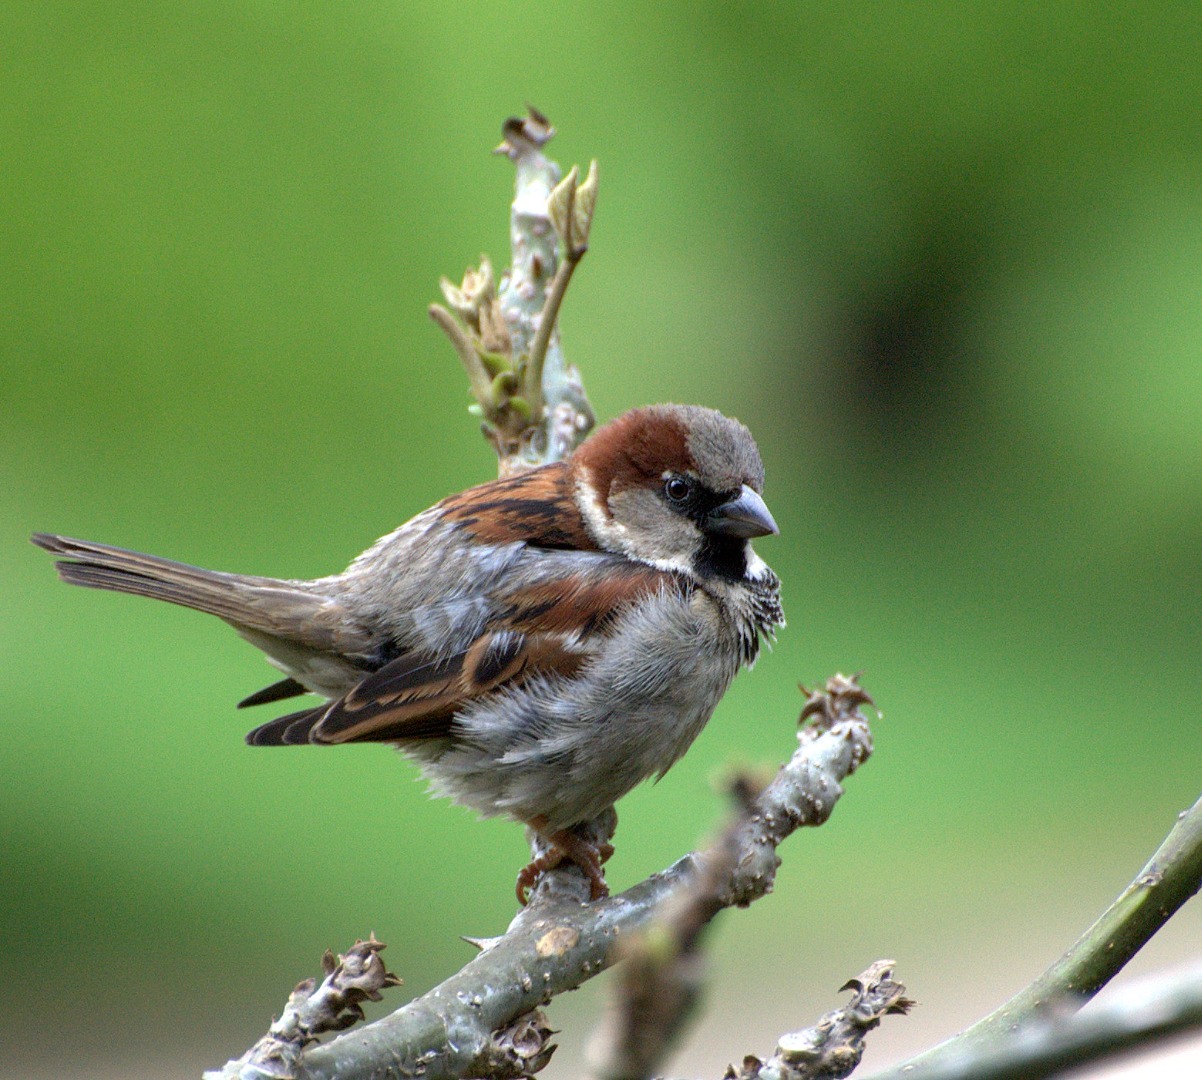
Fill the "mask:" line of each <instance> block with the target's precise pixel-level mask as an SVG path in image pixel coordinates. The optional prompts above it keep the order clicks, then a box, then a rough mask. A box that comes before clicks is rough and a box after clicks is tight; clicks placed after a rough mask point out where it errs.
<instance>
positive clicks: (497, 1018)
mask: <svg viewBox="0 0 1202 1080" xmlns="http://www.w3.org/2000/svg"><path fill="white" fill-rule="evenodd" d="M839 685H846V682H844V683H841V684H839ZM850 700H852V696H851V695H848V696H845V697H844V701H845V702H849V701H850ZM819 727H822V724H820V725H819ZM871 749H872V736H871V732H870V730H869V727H868V722H867V720H866V719H865V718H864V717H863V716H862V715H861V714H860V713H859V712H858V710H854V709H853V711H852V712H851V713H850V714H844V715H843V716H842V717H841V718H835V716H834V714H832V715H831V717H830V723H829V726H827V727H825V730H817V731H815V730H813V729H812V728H810V727H807V728H805V729H803V731H802V732H801V734H800V735H799V746H798V749H797V751H796V752H795V753H794V755H793V757H792V759H791V760H790V761H789V763H788V764H787V765H785V766H784V767H782V769H781V770H780V772H779V773H778V774H777V776H776V777H775V779H774V780H773V781H772V783H771V784H769V785H768V787H767V788H766V789H765V790H764V792H763V793H761V795H760V796H759V797H757V798H756V799H754V800H752V803H751V808H750V810H749V816H755V815H758V816H759V817H760V819H761V823H762V819H763V817H764V815H765V814H766V813H769V812H771V813H773V814H777V813H779V810H778V809H774V808H780V807H784V806H789V807H793V808H795V810H796V812H792V811H790V812H789V813H787V814H784V815H782V816H781V817H780V818H779V820H778V821H777V824H776V826H775V827H774V828H773V829H772V830H771V831H770V832H768V833H753V832H748V831H746V830H739V831H737V833H736V835H735V837H734V839H733V841H732V842H733V844H734V845H735V847H734V855H735V857H734V859H733V868H732V869H731V870H730V871H729V874H727V875H726V876H725V879H724V880H723V881H722V882H721V887H720V888H719V889H717V890H715V892H716V893H717V895H719V896H720V897H721V900H720V903H721V905H723V906H729V905H730V904H735V903H747V902H750V900H751V899H754V898H755V897H756V896H758V895H762V894H763V893H764V892H766V891H768V889H769V888H770V887H771V876H772V875H773V874H774V873H775V855H774V854H773V856H772V861H773V865H772V867H771V870H770V871H767V880H765V878H764V877H763V875H764V873H765V871H764V870H763V869H762V868H761V867H762V863H761V861H760V857H759V853H752V852H749V851H747V850H746V847H745V845H746V844H755V845H756V846H757V847H759V846H768V847H771V848H775V846H776V845H777V844H779V843H780V842H781V841H783V840H784V839H785V837H787V836H788V835H789V834H790V833H791V832H792V831H793V830H794V829H796V828H800V827H803V826H807V825H817V824H821V823H822V822H823V821H825V820H826V818H827V817H828V816H829V815H830V811H831V809H832V808H833V806H834V803H835V801H836V800H837V799H838V797H839V795H840V794H841V793H842V787H841V786H840V785H841V782H842V780H843V779H844V778H846V777H847V776H849V775H850V774H851V773H852V772H854V771H855V769H856V768H857V767H858V766H859V765H860V764H861V763H862V762H863V761H864V760H865V759H866V758H867V757H868V755H869V754H870V753H871ZM761 835H762V836H763V837H764V839H762V840H760V839H756V837H757V836H761ZM702 866H703V856H699V855H689V856H686V857H685V858H683V859H681V860H680V861H678V862H677V863H675V864H674V865H673V866H671V867H669V868H668V869H667V870H665V871H663V872H661V873H659V874H655V875H653V876H652V877H650V878H648V879H646V880H645V881H642V882H640V883H639V884H638V885H635V886H634V887H633V888H631V889H628V890H627V891H626V892H624V893H621V894H620V895H618V896H613V897H610V898H609V899H607V900H601V901H597V902H595V903H590V904H586V903H583V901H584V900H585V899H586V898H587V896H588V892H589V888H588V883H587V881H586V880H585V878H584V876H583V874H582V873H581V871H580V870H579V868H578V867H575V866H565V867H563V868H561V869H558V870H554V871H552V872H550V873H548V874H545V875H543V878H542V879H541V880H540V883H539V885H538V887H537V888H536V890H535V892H534V896H533V898H532V900H531V902H530V904H529V906H527V907H526V908H525V909H524V910H522V911H521V912H519V913H518V915H517V917H516V918H515V919H514V920H513V923H512V924H511V925H510V927H509V930H508V931H507V932H506V933H505V934H504V935H503V936H502V937H500V938H497V939H486V940H484V941H481V942H478V943H477V944H478V945H479V946H480V947H481V952H480V953H479V955H477V956H476V957H475V959H473V960H472V961H471V963H469V964H468V965H467V966H466V967H465V968H463V970H462V971H460V972H459V973H458V974H456V975H454V976H452V977H451V978H450V979H448V980H447V981H446V982H444V983H443V984H442V985H440V986H438V987H435V988H434V989H433V990H431V991H430V992H429V993H427V994H425V995H423V996H422V997H420V998H418V999H417V1000H415V1001H413V1002H410V1003H409V1004H408V1005H406V1006H404V1007H403V1008H401V1009H399V1010H398V1011H396V1012H394V1013H392V1014H391V1015H389V1016H386V1017H383V1018H382V1019H380V1020H377V1021H376V1022H375V1023H373V1024H369V1025H366V1026H365V1027H361V1028H358V1029H356V1030H353V1031H349V1032H347V1033H346V1034H344V1035H341V1036H339V1037H338V1038H336V1039H334V1040H333V1041H332V1042H330V1043H327V1044H325V1045H321V1046H314V1047H312V1048H310V1049H309V1051H308V1052H307V1053H306V1054H305V1057H304V1062H303V1065H304V1068H303V1071H302V1072H301V1073H300V1074H299V1076H301V1077H304V1078H307V1080H335V1078H337V1080H357V1078H367V1077H371V1078H373V1080H402V1078H406V1080H407V1078H409V1077H412V1076H413V1075H414V1074H415V1073H417V1072H420V1073H421V1074H422V1076H423V1077H424V1080H453V1078H454V1080H457V1078H459V1077H464V1076H472V1077H485V1076H494V1075H498V1074H496V1073H495V1072H489V1069H490V1068H493V1067H494V1066H495V1060H496V1058H495V1052H494V1038H495V1037H494V1033H495V1032H498V1031H500V1030H502V1029H504V1028H506V1027H508V1026H509V1025H510V1024H512V1023H514V1021H515V1020H517V1019H518V1018H520V1017H522V1016H524V1015H526V1014H528V1013H529V1012H531V1010H533V1009H536V1008H538V1007H539V1006H541V1005H542V1004H544V1003H546V1002H547V1001H549V1000H550V999H551V998H552V997H553V996H555V995H556V994H559V993H562V992H563V991H565V990H571V989H574V988H575V987H577V986H579V985H581V984H582V983H584V982H585V981H587V980H588V979H590V978H592V976H594V975H596V974H597V973H598V972H600V971H602V970H604V969H605V968H607V967H609V966H610V965H612V964H613V963H615V962H616V961H617V960H618V959H620V950H619V949H618V948H616V945H617V943H618V942H619V941H624V940H625V939H626V938H628V937H629V936H630V935H631V934H633V933H636V932H637V931H639V930H641V929H643V928H645V927H646V926H647V925H648V924H649V923H650V921H651V920H652V919H653V918H654V917H655V915H656V913H657V912H660V911H661V910H662V905H663V903H664V902H665V901H666V900H668V899H669V898H670V897H673V896H675V895H678V890H680V889H682V888H683V889H688V888H689V887H690V886H691V885H692V883H693V882H695V881H696V880H697V878H698V875H699V874H700V873H702V872H703V870H702ZM749 875H750V876H751V877H756V875H760V876H759V877H758V879H757V880H755V881H750V880H748V876H749ZM490 1063H492V1064H490Z"/></svg>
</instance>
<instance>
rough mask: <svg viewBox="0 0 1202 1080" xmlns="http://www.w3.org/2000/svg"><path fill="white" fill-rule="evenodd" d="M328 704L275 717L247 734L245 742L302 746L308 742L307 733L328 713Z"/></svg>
mask: <svg viewBox="0 0 1202 1080" xmlns="http://www.w3.org/2000/svg"><path fill="white" fill-rule="evenodd" d="M329 708H330V706H329V703H328V702H327V703H326V704H325V705H318V706H317V707H316V708H313V709H304V710H302V711H301V712H294V713H288V714H287V715H286V716H277V717H276V718H275V719H274V720H269V721H268V722H267V723H266V724H261V725H260V726H259V727H257V728H255V729H254V731H251V732H248V733H247V735H246V741H247V743H248V744H249V745H250V746H304V745H305V744H306V743H308V742H310V738H309V733H310V732H311V731H312V730H313V729H314V728H315V727H316V726H317V725H318V723H319V722H320V721H321V718H322V717H323V716H325V714H326V713H327V712H328V711H329Z"/></svg>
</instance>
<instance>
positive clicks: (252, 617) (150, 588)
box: [31, 533, 323, 636]
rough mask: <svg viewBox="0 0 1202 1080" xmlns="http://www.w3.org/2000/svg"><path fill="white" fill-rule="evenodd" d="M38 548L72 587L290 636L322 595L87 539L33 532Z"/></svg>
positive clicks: (295, 585)
mask: <svg viewBox="0 0 1202 1080" xmlns="http://www.w3.org/2000/svg"><path fill="white" fill-rule="evenodd" d="M31 539H32V540H33V542H34V543H35V544H36V545H37V546H38V547H40V548H44V549H45V550H46V551H49V552H51V553H53V554H55V555H62V556H65V560H64V561H60V562H58V563H56V564H55V565H56V566H57V569H58V574H59V577H60V578H62V580H63V581H66V582H69V583H70V584H72V585H83V586H86V587H87V588H91V589H108V590H110V591H112V592H121V593H131V594H133V595H134V596H149V597H150V598H152V599H154V600H165V601H167V602H168V603H171V604H180V605H181V606H183V607H188V608H194V609H195V610H197V611H204V612H207V613H209V614H210V615H216V616H218V617H219V618H222V619H225V620H226V621H227V622H231V623H234V624H235V625H237V626H244V627H249V628H251V629H253V630H259V631H261V632H263V633H267V634H277V635H284V636H291V634H292V633H296V631H297V629H298V628H299V627H301V626H302V625H304V624H305V623H308V622H309V621H310V620H311V619H312V617H313V616H314V615H315V614H316V612H317V611H318V609H319V608H320V607H321V606H322V603H323V598H322V597H321V596H318V595H315V594H313V593H311V592H307V591H306V590H305V588H304V587H303V584H302V583H300V582H290V581H279V580H276V579H275V578H265V577H249V576H245V575H241V574H226V573H221V572H219V571H215V570H202V569H201V568H200V567H197V566H189V565H188V564H187V563H179V562H173V561H172V560H170V559H161V558H159V557H158V556H155V555H144V554H143V553H142V552H140V551H128V550H126V549H125V548H118V547H110V546H109V545H108V544H97V543H93V542H91V541H88V540H74V539H72V538H70V537H66V536H55V535H51V534H48V533H35V534H34V535H33V537H31Z"/></svg>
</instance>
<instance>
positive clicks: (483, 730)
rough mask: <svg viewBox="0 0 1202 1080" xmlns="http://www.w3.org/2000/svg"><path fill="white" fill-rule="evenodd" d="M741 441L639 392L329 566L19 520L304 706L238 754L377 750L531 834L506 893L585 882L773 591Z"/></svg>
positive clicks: (73, 567) (93, 576) (99, 584)
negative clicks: (251, 560) (533, 848)
mask: <svg viewBox="0 0 1202 1080" xmlns="http://www.w3.org/2000/svg"><path fill="white" fill-rule="evenodd" d="M763 481H764V467H763V463H762V462H761V459H760V454H759V451H758V449H757V447H756V444H755V441H754V440H753V439H752V437H751V433H750V432H749V431H748V430H747V428H746V427H744V426H743V425H742V424H741V423H739V422H738V421H736V420H732V419H729V418H727V417H725V416H723V415H722V414H721V413H719V412H716V411H714V410H712V409H707V408H702V407H700V406H690V405H653V406H649V407H645V408H639V409H634V410H632V411H630V412H627V413H625V414H624V415H622V416H620V417H619V418H617V419H616V420H613V421H611V422H610V423H608V424H606V425H604V426H603V427H600V428H598V429H597V430H596V431H595V432H594V433H593V434H592V435H591V436H590V437H589V438H588V439H586V440H585V441H584V442H583V443H582V444H581V445H580V446H579V447H578V448H577V449H576V451H575V452H574V453H573V454H572V455H571V457H570V458H568V459H567V460H565V461H561V462H557V463H554V464H549V465H543V466H541V467H539V468H535V469H532V470H530V471H528V472H523V473H520V474H517V475H513V476H509V477H506V478H504V479H499V480H493V481H491V482H489V483H484V484H480V485H479V486H477V487H473V488H469V489H468V490H466V491H463V492H460V493H459V494H457V495H451V496H449V497H448V498H445V499H443V500H442V501H441V502H439V503H437V504H436V505H434V506H432V507H430V508H429V509H428V510H425V511H423V512H422V513H420V514H418V515H417V516H416V517H414V518H412V519H411V520H409V521H408V522H406V523H405V524H404V525H401V526H400V527H399V528H398V529H396V530H395V531H393V532H391V533H389V534H388V535H387V536H384V537H382V538H381V539H380V540H378V541H377V542H376V543H375V544H373V545H372V546H371V547H370V548H368V549H367V550H366V551H365V552H364V553H363V554H362V555H360V556H359V557H358V558H357V559H355V560H354V561H353V562H352V563H351V564H350V566H348V567H347V569H346V570H344V571H343V572H342V573H340V574H335V575H333V576H331V577H324V578H317V579H315V580H309V581H306V580H285V579H276V578H269V577H252V576H248V575H242V574H229V573H221V572H217V571H212V570H202V569H199V568H198V567H194V566H188V565H186V564H183V563H178V562H172V561H169V560H167V559H161V558H158V557H156V556H153V555H143V554H140V553H138V552H134V551H127V550H124V549H122V548H116V547H109V546H107V545H105V544H97V543H91V542H89V541H85V540H73V539H70V538H68V537H64V536H57V535H49V534H45V533H38V534H35V535H34V536H33V538H32V539H33V542H34V543H35V544H37V545H38V546H39V547H42V548H45V549H46V550H47V551H50V552H53V553H54V554H56V555H61V556H63V557H64V558H63V560H62V561H60V562H58V563H57V568H58V573H59V576H60V577H61V578H62V580H64V581H66V582H69V583H71V584H73V585H85V586H88V587H90V588H96V589H109V590H112V591H115V592H123V593H133V594H135V595H138V596H149V597H152V598H154V599H158V600H167V601H169V602H171V603H174V604H181V605H183V606H184V607H189V608H195V609H196V610H198V611H204V612H208V613H209V614H212V615H216V616H218V617H219V618H221V619H224V620H225V621H226V622H227V623H229V624H230V625H231V626H232V627H233V628H234V629H235V630H236V631H237V632H238V633H239V634H240V635H241V636H242V637H244V638H245V639H246V640H247V641H249V642H250V643H251V644H253V645H256V646H257V647H258V648H260V649H261V650H262V651H263V652H264V653H266V654H267V658H268V660H269V661H270V662H271V663H272V664H274V665H275V666H276V667H278V668H280V669H281V670H282V671H283V672H285V674H286V676H287V677H286V678H285V679H283V680H282V681H280V682H277V683H274V684H273V685H271V686H268V687H267V688H265V689H263V690H260V691H258V692H257V693H255V694H251V695H250V697H248V698H246V699H245V700H244V701H242V702H241V703H240V706H239V707H244V706H251V705H261V704H265V703H269V702H275V701H280V700H283V699H286V698H291V697H295V696H299V695H301V694H304V693H306V692H309V693H314V694H318V695H320V696H321V697H323V698H325V699H327V700H326V701H324V702H323V703H321V704H319V705H315V706H312V707H309V708H305V709H302V710H301V711H299V712H292V713H289V714H287V715H285V716H281V717H278V718H276V719H275V720H271V721H269V722H268V723H266V724H263V725H262V726H261V727H257V728H255V729H254V730H253V731H251V732H250V734H248V735H247V736H246V741H247V742H248V743H250V744H251V745H253V746H285V745H287V746H291V745H296V744H305V743H316V744H321V745H326V744H332V743H346V742H385V743H392V744H394V745H395V746H397V747H399V748H400V749H401V750H402V751H404V753H405V754H407V755H408V756H409V757H410V758H412V759H414V760H415V761H416V762H417V764H418V766H419V767H420V768H421V770H422V772H423V773H424V774H425V776H426V778H427V780H428V781H429V782H430V787H431V790H432V792H433V793H435V794H440V795H446V796H449V797H450V798H451V799H452V800H454V801H455V802H458V803H461V804H463V805H466V806H468V807H471V808H472V809H474V810H476V811H477V812H478V813H479V814H481V815H482V816H484V817H494V816H505V817H509V818H511V819H513V820H515V821H518V822H522V823H524V824H525V825H527V826H528V827H529V828H530V829H532V830H534V832H535V833H537V834H539V835H540V836H541V837H543V839H544V840H545V841H547V844H546V845H545V849H546V850H545V853H544V854H543V855H542V856H541V857H539V858H536V859H535V860H534V861H532V862H531V863H530V865H528V866H527V867H525V868H524V869H523V870H522V872H521V874H519V876H518V881H517V894H518V899H519V900H520V901H521V902H522V903H525V902H526V899H527V895H528V891H529V889H530V887H531V886H532V885H533V884H534V882H535V881H536V880H537V878H538V876H539V875H540V874H541V873H542V872H543V871H545V870H548V869H551V868H553V867H554V866H556V865H558V864H560V863H562V862H564V861H570V862H574V863H575V864H576V865H578V866H579V867H580V868H581V870H582V871H583V872H584V874H585V876H586V878H587V879H588V881H589V884H590V891H591V896H592V898H594V899H597V898H600V897H603V896H606V895H608V889H607V887H606V884H605V877H604V873H603V871H602V869H601V863H602V862H603V861H604V860H605V858H607V857H608V855H609V854H610V853H612V847H610V846H609V845H608V844H607V843H605V844H599V843H598V842H597V841H596V840H595V839H590V838H589V834H588V833H587V832H586V831H585V830H584V829H583V826H584V825H586V824H587V823H588V822H589V821H591V820H593V819H594V818H596V817H597V816H598V815H599V814H601V813H603V812H605V811H607V810H608V809H609V808H610V807H612V806H613V804H614V803H615V802H616V801H617V800H618V799H619V798H621V796H623V795H625V794H626V793H627V792H628V791H630V790H631V789H632V788H633V787H635V786H636V785H638V784H639V783H641V782H642V781H643V780H645V779H648V778H649V777H652V776H656V777H659V776H662V775H663V774H664V773H665V772H667V770H668V769H669V767H670V766H671V765H672V764H673V763H674V762H675V761H676V760H677V759H678V758H679V757H680V756H681V755H682V754H683V753H684V752H685V750H687V749H688V747H689V745H690V744H691V743H692V742H693V740H694V739H695V738H696V737H697V735H698V733H699V732H700V731H701V729H702V728H703V727H704V726H705V724H706V722H707V721H708V720H709V718H710V715H711V714H712V713H713V711H714V708H715V706H716V705H717V704H718V701H719V700H720V699H721V697H722V695H723V694H724V693H725V692H726V690H727V688H728V687H729V686H730V683H731V680H732V679H733V678H734V676H735V674H736V673H737V671H738V670H739V668H740V667H744V666H746V667H750V666H751V665H752V664H753V663H754V661H755V659H756V656H757V654H758V652H759V648H760V642H761V638H764V637H769V638H770V637H771V636H772V635H773V633H774V631H775V629H776V627H778V626H783V625H784V616H783V612H782V609H781V605H780V582H779V579H778V578H777V576H776V575H775V574H774V573H773V572H772V570H770V569H769V567H768V566H767V565H766V564H765V563H764V561H763V560H762V559H761V558H760V557H759V556H758V555H757V554H756V553H755V552H754V551H753V550H752V547H751V543H750V541H751V540H752V539H754V538H755V537H761V536H766V535H769V534H774V533H777V532H778V531H779V530H778V529H777V526H776V522H775V521H773V519H772V515H771V514H770V513H769V511H768V508H767V506H766V505H765V503H764V500H763V498H762V495H761V492H762V490H763Z"/></svg>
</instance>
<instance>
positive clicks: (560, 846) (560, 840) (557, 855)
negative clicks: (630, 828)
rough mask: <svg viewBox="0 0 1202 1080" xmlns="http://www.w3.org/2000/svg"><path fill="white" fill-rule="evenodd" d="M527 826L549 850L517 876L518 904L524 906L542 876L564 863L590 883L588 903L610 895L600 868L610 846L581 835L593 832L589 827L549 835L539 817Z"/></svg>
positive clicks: (609, 852) (533, 860)
mask: <svg viewBox="0 0 1202 1080" xmlns="http://www.w3.org/2000/svg"><path fill="white" fill-rule="evenodd" d="M528 824H529V826H530V828H531V829H533V830H534V832H535V833H536V834H537V835H538V836H539V838H541V839H542V840H544V841H545V842H546V843H547V845H548V847H547V849H546V850H545V851H543V852H542V853H541V854H539V855H538V856H536V857H535V858H534V859H532V860H531V861H530V862H529V863H527V865H526V866H525V867H523V869H522V872H521V873H520V874H518V879H517V888H516V891H517V897H518V902H519V903H521V904H522V905H525V903H526V902H527V900H529V898H530V890H531V888H533V887H534V884H535V882H536V881H538V879H539V877H540V876H541V875H543V874H544V873H546V872H547V871H548V870H554V869H555V868H556V867H557V866H561V865H562V864H563V863H564V862H573V863H575V864H576V865H577V866H578V867H580V869H581V871H582V872H583V873H584V876H585V878H586V879H587V880H588V883H589V899H590V900H603V899H605V897H607V896H608V895H609V886H608V885H606V884H605V874H604V873H603V872H602V870H601V864H602V863H604V862H605V861H606V860H607V859H608V858H609V857H610V856H611V855H612V854H613V853H614V846H613V844H611V843H610V842H609V841H608V840H607V839H605V838H604V837H603V836H600V837H599V836H595V835H581V834H582V833H586V834H587V833H590V832H593V830H592V829H589V828H588V825H585V826H583V827H581V826H577V828H575V829H560V830H559V831H558V832H552V833H549V832H547V831H546V819H545V818H543V817H541V816H540V817H537V818H534V819H533V820H532V821H530V822H529V823H528ZM588 824H591V823H588Z"/></svg>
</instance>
